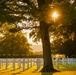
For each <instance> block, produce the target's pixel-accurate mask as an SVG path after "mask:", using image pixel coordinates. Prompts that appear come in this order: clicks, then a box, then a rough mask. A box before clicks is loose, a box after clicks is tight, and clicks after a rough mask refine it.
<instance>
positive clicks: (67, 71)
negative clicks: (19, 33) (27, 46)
mask: <svg viewBox="0 0 76 75" xmlns="http://www.w3.org/2000/svg"><path fill="white" fill-rule="evenodd" d="M41 68H42V66H41V67H40V68H39V69H38V70H36V66H33V67H31V68H30V69H27V70H25V71H22V69H21V68H18V67H16V70H13V69H12V68H11V66H9V67H8V69H5V67H2V68H1V69H0V75H76V67H75V66H71V65H67V67H65V66H63V65H62V64H60V66H59V69H58V70H59V71H60V72H55V73H41V72H39V71H40V70H41ZM54 68H56V66H55V65H54ZM56 69H57V68H56Z"/></svg>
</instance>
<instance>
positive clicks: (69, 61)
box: [52, 58, 76, 69]
mask: <svg viewBox="0 0 76 75" xmlns="http://www.w3.org/2000/svg"><path fill="white" fill-rule="evenodd" d="M52 60H53V63H54V62H55V64H56V67H57V68H58V69H59V63H60V62H61V63H62V65H64V66H65V67H66V66H67V64H69V65H72V66H75V67H76V58H55V59H54V58H53V59H52Z"/></svg>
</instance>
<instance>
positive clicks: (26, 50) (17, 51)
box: [0, 31, 31, 57]
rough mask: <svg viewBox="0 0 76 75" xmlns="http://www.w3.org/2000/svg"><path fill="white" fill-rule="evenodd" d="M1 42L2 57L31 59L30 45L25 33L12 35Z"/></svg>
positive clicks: (0, 54)
mask: <svg viewBox="0 0 76 75" xmlns="http://www.w3.org/2000/svg"><path fill="white" fill-rule="evenodd" d="M3 38H4V39H3V40H1V41H0V57H29V56H30V54H31V48H30V44H29V43H28V41H27V38H26V37H25V36H24V35H23V33H22V32H21V31H20V32H17V33H15V34H13V33H10V34H8V35H7V36H4V37H3Z"/></svg>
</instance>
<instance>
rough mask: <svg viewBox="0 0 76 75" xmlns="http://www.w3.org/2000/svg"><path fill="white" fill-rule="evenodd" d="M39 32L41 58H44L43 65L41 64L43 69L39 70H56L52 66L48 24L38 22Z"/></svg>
mask: <svg viewBox="0 0 76 75" xmlns="http://www.w3.org/2000/svg"><path fill="white" fill-rule="evenodd" d="M40 32H41V39H42V46H43V59H44V65H43V69H42V70H41V72H54V71H57V70H55V69H54V68H53V63H52V57H51V48H50V40H49V32H48V24H47V23H46V22H44V21H41V22H40Z"/></svg>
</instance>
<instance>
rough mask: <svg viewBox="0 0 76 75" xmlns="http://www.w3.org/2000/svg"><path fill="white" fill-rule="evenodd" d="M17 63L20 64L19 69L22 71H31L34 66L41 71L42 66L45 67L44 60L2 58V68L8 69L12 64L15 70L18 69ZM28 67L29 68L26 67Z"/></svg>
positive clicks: (0, 60) (0, 61) (0, 62)
mask: <svg viewBox="0 0 76 75" xmlns="http://www.w3.org/2000/svg"><path fill="white" fill-rule="evenodd" d="M16 63H17V64H18V67H19V68H22V71H24V70H25V69H29V68H30V67H32V66H36V69H39V68H40V66H41V65H43V59H42V58H12V59H10V58H6V59H5V58H3V59H2V58H0V68H1V67H2V66H5V68H6V69H7V68H8V66H9V65H10V64H12V68H13V70H15V69H16V67H15V66H16ZM25 65H27V67H26V66H25ZM25 67H26V68H25Z"/></svg>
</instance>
